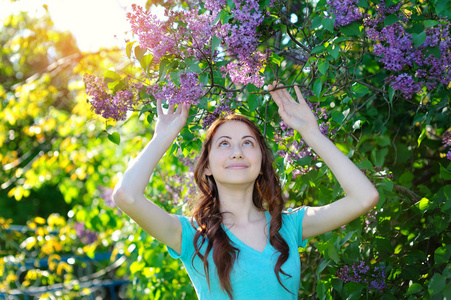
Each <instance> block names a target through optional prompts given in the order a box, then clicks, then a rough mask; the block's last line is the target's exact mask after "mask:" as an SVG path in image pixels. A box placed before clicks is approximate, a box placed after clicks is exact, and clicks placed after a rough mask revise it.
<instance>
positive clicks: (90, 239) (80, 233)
mask: <svg viewBox="0 0 451 300" xmlns="http://www.w3.org/2000/svg"><path fill="white" fill-rule="evenodd" d="M74 228H75V232H76V234H77V237H78V238H79V239H80V240H81V242H82V243H83V244H85V245H89V244H92V243H94V242H95V241H97V233H95V232H94V231H92V230H90V229H87V228H85V224H83V223H75V225H74Z"/></svg>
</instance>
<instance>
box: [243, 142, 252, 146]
mask: <svg viewBox="0 0 451 300" xmlns="http://www.w3.org/2000/svg"><path fill="white" fill-rule="evenodd" d="M243 145H245V146H254V143H253V142H252V141H244V143H243Z"/></svg>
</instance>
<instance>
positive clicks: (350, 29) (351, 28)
mask: <svg viewBox="0 0 451 300" xmlns="http://www.w3.org/2000/svg"><path fill="white" fill-rule="evenodd" d="M340 31H341V32H342V33H343V34H344V35H348V36H352V35H360V27H359V24H357V22H352V23H351V24H348V25H346V26H342V27H340Z"/></svg>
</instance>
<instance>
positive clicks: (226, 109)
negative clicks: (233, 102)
mask: <svg viewBox="0 0 451 300" xmlns="http://www.w3.org/2000/svg"><path fill="white" fill-rule="evenodd" d="M232 112H233V110H232V109H231V108H230V100H229V99H226V100H224V102H223V103H221V105H219V106H217V107H216V108H215V110H214V111H213V112H212V113H211V114H208V115H207V116H206V117H205V119H204V121H203V124H202V127H203V128H204V129H207V128H208V127H210V125H211V124H212V123H213V122H214V121H215V120H216V119H217V118H218V117H220V116H224V115H227V114H230V113H232Z"/></svg>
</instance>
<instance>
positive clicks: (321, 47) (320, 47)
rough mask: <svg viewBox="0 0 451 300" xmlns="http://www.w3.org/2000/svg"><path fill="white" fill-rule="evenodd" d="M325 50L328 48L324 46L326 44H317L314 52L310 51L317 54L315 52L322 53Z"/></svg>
mask: <svg viewBox="0 0 451 300" xmlns="http://www.w3.org/2000/svg"><path fill="white" fill-rule="evenodd" d="M324 50H326V47H324V45H319V46H316V47H315V48H313V49H312V52H310V53H311V54H315V53H321V52H323V51H324Z"/></svg>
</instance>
